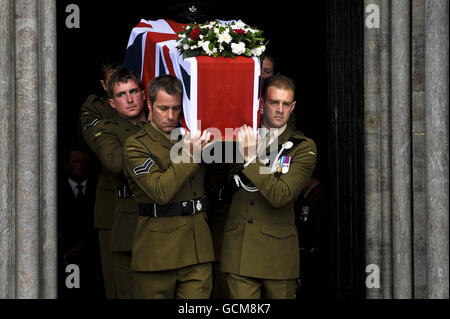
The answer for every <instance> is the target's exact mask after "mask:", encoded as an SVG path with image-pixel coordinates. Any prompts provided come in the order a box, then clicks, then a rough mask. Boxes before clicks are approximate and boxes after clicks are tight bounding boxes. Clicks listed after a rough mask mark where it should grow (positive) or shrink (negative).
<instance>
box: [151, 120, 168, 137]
mask: <svg viewBox="0 0 450 319" xmlns="http://www.w3.org/2000/svg"><path fill="white" fill-rule="evenodd" d="M150 124H151V125H152V126H153V127H154V128H155V130H157V131H158V132H160V133H161V134H162V135H164V136H165V137H166V138H167V139H168V140H169V141H170V134H167V133H165V132H163V131H161V130H160V129H159V128H157V127H156V125H155V124H153V122H150Z"/></svg>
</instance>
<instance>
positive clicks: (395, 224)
mask: <svg viewBox="0 0 450 319" xmlns="http://www.w3.org/2000/svg"><path fill="white" fill-rule="evenodd" d="M365 5H366V8H367V6H369V5H372V7H373V5H377V6H379V9H380V25H379V28H377V27H373V26H372V28H370V27H367V25H366V28H365V43H364V49H365V56H364V57H365V93H364V94H365V98H364V103H365V105H364V108H365V126H366V127H365V143H366V145H365V176H366V188H365V192H366V260H367V263H377V262H380V260H381V262H382V264H381V266H380V271H381V286H380V288H381V291H379V290H378V289H376V288H369V289H367V297H368V298H380V297H382V298H426V297H429V298H448V296H449V294H448V263H449V258H448V248H449V247H448V240H449V228H448V215H449V205H448V202H449V196H448V192H449V184H448V178H449V174H448V138H449V134H448V115H449V114H448V107H449V96H448V94H449V79H448V75H449V72H448V66H449V60H448V54H449V48H448V9H449V8H448V7H449V4H448V1H446V0H438V1H434V0H413V1H408V0H395V1H389V0H378V1H375V0H373V1H365ZM390 164H392V165H391V166H390ZM377 214H378V215H377Z"/></svg>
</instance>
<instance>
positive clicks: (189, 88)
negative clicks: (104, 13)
mask: <svg viewBox="0 0 450 319" xmlns="http://www.w3.org/2000/svg"><path fill="white" fill-rule="evenodd" d="M183 26H186V24H181V23H177V22H175V21H172V20H164V19H159V20H156V21H150V20H141V21H140V23H139V24H138V25H137V26H136V27H135V28H133V30H132V31H131V35H130V38H129V41H128V47H127V51H126V55H125V62H124V66H125V67H127V68H130V69H132V70H134V71H135V72H136V73H137V74H138V75H140V77H141V82H142V85H143V86H144V87H145V90H146V92H147V86H148V83H149V82H150V81H151V80H152V79H153V78H155V77H157V76H159V75H163V74H171V75H174V76H176V77H177V78H178V79H180V80H181V82H182V83H183V88H184V94H183V116H184V118H183V119H182V124H183V126H184V127H185V128H186V129H188V130H190V131H196V130H197V129H199V130H204V129H207V128H211V127H215V128H218V129H219V130H220V132H221V134H222V138H226V139H231V138H233V137H232V136H229V135H228V136H227V137H226V136H225V135H226V134H225V133H226V131H225V129H226V128H232V129H234V128H237V127H240V126H242V125H243V124H247V125H249V126H251V127H253V129H254V131H255V132H256V129H257V128H258V125H259V112H260V107H259V103H260V73H261V72H260V62H259V59H258V58H248V57H237V58H236V59H231V58H222V57H218V58H215V59H214V58H213V57H208V56H197V57H194V58H188V59H183V57H182V56H181V55H180V54H179V52H178V50H177V49H176V47H175V46H176V39H178V35H177V33H176V32H182V31H184V29H183ZM147 93H148V92H147ZM198 121H201V127H198Z"/></svg>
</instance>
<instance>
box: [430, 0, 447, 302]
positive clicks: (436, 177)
mask: <svg viewBox="0 0 450 319" xmlns="http://www.w3.org/2000/svg"><path fill="white" fill-rule="evenodd" d="M448 10H449V3H448V0H426V1H425V101H426V111H425V112H426V132H427V133H426V156H427V157H426V197H427V201H426V204H427V206H426V207H427V213H428V224H427V226H428V236H427V255H428V258H427V261H428V297H429V298H449V292H448V288H449V287H448V280H449V278H448V267H449V265H448V263H449V258H448V254H449V253H448V249H449V246H448V241H449V228H448V224H449V195H448V193H449V183H448V179H449V171H448V150H449V147H448V139H449V132H448V126H449V124H448V116H449V111H448V109H449V78H448V76H449V70H448V69H449V57H448V55H449V47H448V45H449V41H448V36H449V32H448V30H449V14H448Z"/></svg>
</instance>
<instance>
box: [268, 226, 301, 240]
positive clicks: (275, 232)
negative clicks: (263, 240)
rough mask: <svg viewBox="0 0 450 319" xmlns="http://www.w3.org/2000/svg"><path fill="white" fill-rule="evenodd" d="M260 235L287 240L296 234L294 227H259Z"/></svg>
mask: <svg viewBox="0 0 450 319" xmlns="http://www.w3.org/2000/svg"><path fill="white" fill-rule="evenodd" d="M261 234H263V235H265V236H269V237H272V238H276V239H287V238H290V237H294V236H295V234H296V229H295V225H261Z"/></svg>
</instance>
